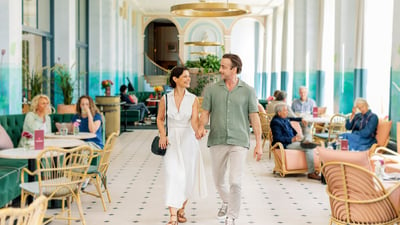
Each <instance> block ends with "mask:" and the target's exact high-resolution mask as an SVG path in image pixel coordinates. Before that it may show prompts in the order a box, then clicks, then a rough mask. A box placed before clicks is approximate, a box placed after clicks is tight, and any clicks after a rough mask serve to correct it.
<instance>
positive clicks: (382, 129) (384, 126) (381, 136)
mask: <svg viewBox="0 0 400 225" xmlns="http://www.w3.org/2000/svg"><path fill="white" fill-rule="evenodd" d="M391 128H392V121H391V120H389V121H386V120H383V119H379V122H378V126H377V127H376V136H375V138H376V141H377V144H378V146H384V147H385V146H386V145H387V144H388V143H389V138H390V129H391Z"/></svg>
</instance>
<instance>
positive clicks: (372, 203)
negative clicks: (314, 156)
mask: <svg viewBox="0 0 400 225" xmlns="http://www.w3.org/2000/svg"><path fill="white" fill-rule="evenodd" d="M322 173H323V174H324V176H325V179H326V182H327V187H326V192H327V194H328V196H329V201H330V206H331V218H330V224H333V223H334V224H343V225H347V224H396V223H399V222H400V218H399V211H398V209H396V206H395V204H394V202H392V200H391V199H392V198H391V195H392V194H393V193H396V192H397V193H398V191H399V188H400V183H397V184H396V185H394V186H392V187H391V188H390V189H389V190H386V189H385V188H384V186H383V185H382V183H381V181H380V180H379V179H378V178H377V177H376V176H375V174H374V173H372V172H371V171H369V170H367V169H365V168H362V167H360V166H357V165H355V164H351V163H345V162H327V163H325V164H324V166H323V167H322Z"/></svg>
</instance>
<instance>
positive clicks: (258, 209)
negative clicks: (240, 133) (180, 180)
mask: <svg viewBox="0 0 400 225" xmlns="http://www.w3.org/2000/svg"><path fill="white" fill-rule="evenodd" d="M156 134H157V131H155V130H135V131H134V132H129V133H123V134H122V135H121V136H120V137H119V138H118V141H117V144H116V146H115V150H114V152H113V156H112V164H111V167H110V170H109V177H108V179H109V180H108V182H109V188H110V190H111V197H112V202H111V203H109V204H107V207H108V210H107V211H106V212H104V211H103V208H102V205H101V202H100V200H99V199H96V198H94V197H91V196H88V195H85V194H82V205H83V208H84V211H85V219H86V223H87V224H88V225H97V224H116V225H117V224H118V225H120V224H122V225H125V224H142V225H165V224H166V223H167V222H168V220H169V215H168V210H167V208H166V207H165V206H164V197H163V196H164V188H163V184H164V179H163V163H162V158H161V157H159V156H155V155H152V153H151V152H150V147H149V146H150V143H151V140H152V139H153V137H154V136H155V135H156ZM254 142H255V141H254V137H253V136H252V146H254ZM200 144H201V146H202V153H203V157H204V163H205V168H206V172H207V179H208V187H209V189H208V193H209V195H208V197H207V198H205V199H202V200H200V201H197V202H189V203H188V206H187V210H186V215H187V218H188V222H187V223H186V224H202V225H203V224H204V225H220V224H224V222H223V221H219V220H218V219H217V218H216V213H217V210H218V208H219V206H220V199H219V198H218V197H217V196H218V195H217V193H216V191H215V188H214V184H213V181H212V178H211V171H210V170H211V169H210V163H209V162H210V160H209V154H208V149H207V147H206V138H204V139H203V140H201V141H200ZM273 166H274V162H273V159H268V154H264V156H263V160H262V161H261V162H255V161H254V160H253V159H252V151H249V154H248V160H247V169H246V175H245V177H244V180H243V187H242V188H243V189H242V190H243V196H242V198H243V200H242V208H241V213H240V218H239V219H238V220H237V225H246V224H251V225H254V224H255V225H275V224H276V225H278V224H289V225H302V224H304V225H306V224H318V225H320V224H328V222H329V215H330V206H329V201H328V196H327V195H326V193H325V186H324V185H322V184H321V183H319V182H317V181H314V180H309V179H307V178H306V176H305V175H298V176H289V177H285V178H281V177H280V176H279V175H276V174H272V172H271V171H272V168H273ZM88 188H89V189H94V188H93V185H89V186H88ZM73 208H74V209H73V214H75V215H77V210H76V207H75V204H74V203H73ZM49 213H52V212H51V211H49ZM51 224H52V225H58V224H67V223H66V222H63V221H54V222H52V223H51ZM72 224H81V223H80V222H79V221H74V222H73V223H72Z"/></svg>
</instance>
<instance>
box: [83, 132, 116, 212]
mask: <svg viewBox="0 0 400 225" xmlns="http://www.w3.org/2000/svg"><path fill="white" fill-rule="evenodd" d="M118 135H119V132H118V133H117V132H113V133H112V134H111V135H110V136H109V137H108V138H107V142H106V144H105V145H104V148H103V150H93V151H94V154H95V157H98V158H99V164H98V166H94V165H91V166H90V168H89V170H88V172H87V176H88V177H89V178H90V182H91V183H93V184H94V186H95V187H96V192H90V191H87V190H86V188H85V189H83V190H82V192H83V193H86V194H89V195H92V196H95V197H98V198H100V199H101V203H102V204H103V209H104V211H106V210H107V207H106V203H105V201H104V197H103V193H104V192H106V193H107V198H108V202H110V203H111V196H110V192H109V191H108V186H107V171H108V167H109V166H110V159H111V152H112V151H113V150H114V144H115V141H116V138H117V137H118Z"/></svg>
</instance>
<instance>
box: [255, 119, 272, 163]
mask: <svg viewBox="0 0 400 225" xmlns="http://www.w3.org/2000/svg"><path fill="white" fill-rule="evenodd" d="M258 114H259V116H260V122H261V131H262V132H261V137H262V139H263V143H262V149H263V150H264V148H265V144H266V143H267V141H268V152H269V153H268V156H269V158H270V159H271V143H272V133H271V128H270V127H269V123H270V122H271V119H272V117H273V115H272V114H268V113H263V112H259V113H258Z"/></svg>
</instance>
